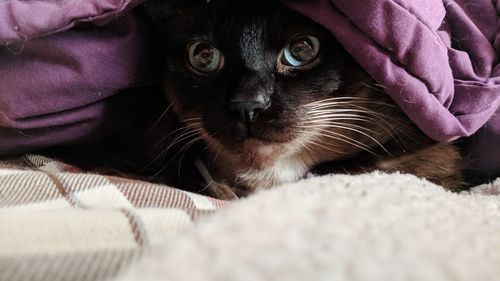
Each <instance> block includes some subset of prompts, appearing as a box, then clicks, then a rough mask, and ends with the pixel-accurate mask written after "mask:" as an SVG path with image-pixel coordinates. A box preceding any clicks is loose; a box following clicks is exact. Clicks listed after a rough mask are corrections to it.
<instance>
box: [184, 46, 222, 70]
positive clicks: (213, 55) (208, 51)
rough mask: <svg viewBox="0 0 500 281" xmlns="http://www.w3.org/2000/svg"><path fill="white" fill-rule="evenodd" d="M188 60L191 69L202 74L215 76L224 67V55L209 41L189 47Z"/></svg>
mask: <svg viewBox="0 0 500 281" xmlns="http://www.w3.org/2000/svg"><path fill="white" fill-rule="evenodd" d="M188 60H189V64H190V65H191V67H192V68H193V69H194V70H195V71H196V72H198V73H201V74H213V73H215V72H217V71H219V70H221V69H222V67H223V66H224V57H223V56H222V53H221V52H220V51H219V50H218V49H217V48H215V47H214V46H213V45H212V44H211V43H210V42H207V41H195V42H193V43H191V44H190V45H188Z"/></svg>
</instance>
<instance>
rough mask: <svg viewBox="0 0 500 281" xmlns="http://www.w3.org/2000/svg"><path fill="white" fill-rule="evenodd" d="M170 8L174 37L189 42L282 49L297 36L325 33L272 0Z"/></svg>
mask: <svg viewBox="0 0 500 281" xmlns="http://www.w3.org/2000/svg"><path fill="white" fill-rule="evenodd" d="M260 2H262V3H260ZM264 3H265V5H264ZM170 8H171V11H170V13H171V14H174V15H176V16H175V17H172V20H171V21H170V23H169V24H170V25H171V27H170V28H169V29H170V31H171V33H172V34H171V35H173V36H177V37H180V38H184V39H186V40H189V39H190V38H189V37H190V36H191V37H193V38H196V37H198V38H206V39H211V40H213V41H216V42H215V43H219V44H221V45H232V46H231V47H235V46H236V45H240V46H243V47H244V46H248V47H249V48H250V47H257V45H256V44H258V46H259V47H262V46H266V47H272V46H273V45H278V46H279V47H282V46H281V45H282V44H284V42H287V41H289V39H290V37H292V36H294V35H295V34H297V33H308V32H320V31H322V29H321V28H320V27H318V25H316V24H314V23H312V21H310V20H308V19H306V18H305V17H304V16H302V15H299V14H297V13H295V12H293V11H291V10H289V9H288V8H285V7H284V6H283V5H282V4H280V3H279V2H278V1H272V0H271V1H263V0H257V1H236V0H209V1H207V0H198V1H196V0H191V1H184V4H182V5H177V6H174V7H170ZM259 41H260V42H259ZM259 43H265V44H259Z"/></svg>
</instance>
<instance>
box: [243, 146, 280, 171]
mask: <svg viewBox="0 0 500 281" xmlns="http://www.w3.org/2000/svg"><path fill="white" fill-rule="evenodd" d="M284 151H286V144H285V143H278V142H269V141H264V140H259V139H255V138H249V139H246V140H244V141H243V142H242V143H241V144H240V145H239V147H237V148H236V149H235V153H234V155H235V156H236V157H237V158H238V159H239V160H240V161H242V162H243V163H244V164H245V165H247V166H250V167H252V168H256V169H259V168H264V167H266V166H268V165H270V163H272V162H274V161H275V160H276V158H278V157H279V155H281V154H283V153H284Z"/></svg>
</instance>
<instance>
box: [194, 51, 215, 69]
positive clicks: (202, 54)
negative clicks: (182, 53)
mask: <svg viewBox="0 0 500 281" xmlns="http://www.w3.org/2000/svg"><path fill="white" fill-rule="evenodd" d="M214 58H215V50H214V49H213V48H212V47H210V46H208V45H200V46H198V48H196V50H195V57H194V60H195V62H196V64H197V65H198V67H200V68H206V67H208V66H210V65H211V64H212V62H213V60H214Z"/></svg>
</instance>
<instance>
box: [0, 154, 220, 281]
mask: <svg viewBox="0 0 500 281" xmlns="http://www.w3.org/2000/svg"><path fill="white" fill-rule="evenodd" d="M226 205H228V203H227V202H224V201H219V200H215V199H212V198H208V197H204V196H201V195H197V194H192V193H188V192H184V191H181V190H177V189H173V188H170V187H167V186H162V185H155V184H150V183H145V182H140V181H133V180H127V179H123V178H118V177H111V176H102V175H96V174H85V173H81V171H79V170H78V169H76V168H75V167H72V166H70V165H66V164H64V163H60V162H57V161H54V160H52V159H48V158H45V157H42V156H37V155H26V156H24V157H22V158H16V159H9V160H4V161H0V280H2V281H21V280H29V281H36V280H47V281H59V280H61V281H62V280H72V281H80V280H82V281H83V280H85V281H87V280H88V281H97V280H106V279H109V278H111V277H113V276H115V275H116V274H117V273H118V272H120V271H121V270H122V269H124V268H126V266H127V265H128V264H129V263H130V262H132V261H133V260H134V259H136V258H138V257H140V256H141V254H142V253H143V252H144V251H145V250H146V249H148V247H150V246H152V245H155V244H158V243H160V242H163V241H165V240H167V239H169V237H171V236H172V235H174V234H176V233H178V232H179V231H181V230H183V229H186V228H188V227H190V226H191V225H192V224H193V222H194V221H196V220H197V219H199V218H200V217H203V216H206V215H208V214H210V213H213V212H214V211H215V210H217V209H219V208H222V207H225V206H226Z"/></svg>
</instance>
